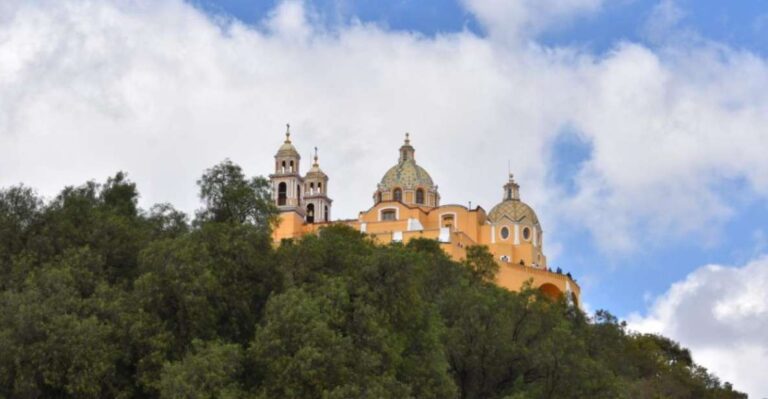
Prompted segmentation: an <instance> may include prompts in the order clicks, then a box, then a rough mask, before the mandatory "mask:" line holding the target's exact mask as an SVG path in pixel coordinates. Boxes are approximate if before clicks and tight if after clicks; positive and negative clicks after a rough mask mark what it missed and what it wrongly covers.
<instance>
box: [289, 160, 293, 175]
mask: <svg viewBox="0 0 768 399" xmlns="http://www.w3.org/2000/svg"><path fill="white" fill-rule="evenodd" d="M288 171H289V172H291V173H293V161H291V168H290V169H289V170H288Z"/></svg>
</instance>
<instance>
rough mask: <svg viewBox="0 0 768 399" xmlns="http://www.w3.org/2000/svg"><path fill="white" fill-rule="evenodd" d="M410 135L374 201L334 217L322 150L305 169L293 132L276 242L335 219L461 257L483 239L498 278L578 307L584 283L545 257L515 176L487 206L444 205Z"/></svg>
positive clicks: (282, 165) (277, 184)
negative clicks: (429, 243) (433, 244)
mask: <svg viewBox="0 0 768 399" xmlns="http://www.w3.org/2000/svg"><path fill="white" fill-rule="evenodd" d="M414 155H415V149H414V147H413V146H412V145H411V143H410V138H409V136H408V134H406V137H405V143H404V144H403V145H402V146H401V147H400V153H399V157H398V160H397V164H395V165H394V166H392V167H391V168H390V169H389V170H388V171H387V172H386V173H385V174H384V177H383V178H382V179H381V181H380V182H379V183H378V185H377V186H376V190H375V191H374V192H373V198H372V199H373V206H372V207H371V208H369V209H368V210H365V211H362V212H360V214H359V216H358V218H357V219H353V220H342V221H332V220H331V205H332V203H333V201H332V200H331V199H330V197H329V196H328V180H329V179H328V176H327V175H326V174H325V173H324V172H323V171H322V170H321V169H320V165H319V163H318V157H317V152H315V157H314V162H313V164H312V167H311V168H310V170H309V171H308V172H307V173H306V174H305V175H303V176H302V175H301V172H300V161H301V156H300V155H299V152H298V151H297V150H296V148H295V147H294V145H293V143H292V142H291V139H290V131H288V132H286V139H285V141H284V143H283V144H282V145H281V146H280V148H279V149H278V151H277V154H276V155H275V173H273V174H271V175H270V176H269V177H270V182H271V184H272V193H273V200H274V201H275V204H276V205H277V207H278V209H279V210H280V220H279V223H278V226H277V227H276V229H275V230H274V232H273V239H274V240H275V242H276V243H279V242H281V241H282V240H283V239H293V238H299V237H301V236H303V235H305V234H312V233H316V232H317V231H318V230H319V229H320V228H322V227H323V226H325V225H328V224H329V223H343V224H346V225H349V226H351V227H352V228H354V229H356V230H359V231H360V232H363V233H366V234H368V235H369V236H371V237H372V238H373V239H374V240H375V241H377V242H379V243H382V244H387V243H391V242H403V243H405V242H408V241H409V240H411V239H413V238H417V237H418V238H428V239H433V240H437V241H438V242H439V243H440V246H441V247H442V248H443V250H444V251H445V252H446V253H447V254H448V255H450V256H451V257H452V258H453V259H455V260H462V259H464V258H465V257H466V248H467V247H469V246H472V245H485V246H487V247H488V249H489V250H490V252H491V253H492V254H493V256H494V258H495V259H496V262H497V263H499V272H498V274H497V275H496V280H495V282H496V284H498V285H499V286H502V287H504V288H506V289H509V290H512V291H516V290H519V289H520V287H521V286H522V285H523V284H524V283H525V282H526V281H529V280H530V281H531V282H532V285H533V287H534V288H537V289H539V290H541V291H542V292H543V293H544V294H546V295H548V296H550V297H560V296H565V297H566V298H567V300H569V301H571V302H573V303H575V304H576V305H577V306H578V303H579V298H580V287H579V286H578V284H576V282H575V281H574V280H573V279H572V278H571V276H570V275H564V274H562V273H560V272H553V271H552V270H551V269H550V268H549V266H548V264H547V257H546V256H545V255H544V231H543V229H542V227H541V224H540V222H539V219H538V217H537V216H536V213H535V212H534V211H533V209H532V208H531V207H530V206H529V205H527V204H526V203H525V202H523V201H522V200H521V199H520V186H519V185H518V184H517V183H516V182H515V180H514V178H513V176H512V175H511V174H510V176H509V180H508V181H507V182H506V184H504V185H503V191H502V194H503V195H502V200H501V202H499V203H498V204H496V205H495V206H494V207H493V208H491V211H490V212H486V211H485V210H484V209H483V208H482V207H480V206H477V207H475V208H474V209H469V208H467V207H465V206H463V205H456V204H445V205H443V204H441V202H440V200H441V198H440V193H439V191H438V186H437V185H436V184H434V182H433V181H432V178H431V177H430V175H429V173H427V171H426V170H425V169H424V168H422V167H421V166H419V165H418V164H417V163H416V158H415V156H414Z"/></svg>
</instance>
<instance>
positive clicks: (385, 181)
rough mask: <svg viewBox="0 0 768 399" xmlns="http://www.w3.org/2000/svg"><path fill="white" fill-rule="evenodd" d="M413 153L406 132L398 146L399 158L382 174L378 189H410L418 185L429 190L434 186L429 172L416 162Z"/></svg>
mask: <svg viewBox="0 0 768 399" xmlns="http://www.w3.org/2000/svg"><path fill="white" fill-rule="evenodd" d="M413 153H414V148H413V147H412V146H411V142H410V139H409V138H408V135H407V134H406V138H405V144H404V145H403V146H402V147H400V160H399V161H398V163H397V165H395V166H393V167H391V168H390V169H389V170H388V171H387V173H385V174H384V177H383V178H382V179H381V183H380V184H379V189H380V190H391V189H394V188H401V189H408V190H411V189H416V188H418V187H421V188H424V189H427V190H429V189H433V188H434V187H435V184H434V182H433V181H432V177H431V176H430V175H429V173H427V171H426V170H424V168H422V167H421V166H419V165H417V164H416V160H415V159H414V157H413Z"/></svg>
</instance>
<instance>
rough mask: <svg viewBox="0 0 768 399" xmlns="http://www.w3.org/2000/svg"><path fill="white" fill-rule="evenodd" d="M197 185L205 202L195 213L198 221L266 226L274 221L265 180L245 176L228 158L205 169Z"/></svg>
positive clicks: (273, 212)
mask: <svg viewBox="0 0 768 399" xmlns="http://www.w3.org/2000/svg"><path fill="white" fill-rule="evenodd" d="M197 185H198V186H199V187H200V199H202V200H203V202H204V203H205V207H204V208H203V209H201V210H200V211H198V213H197V219H198V223H204V222H228V223H240V224H242V223H249V224H251V225H254V226H258V227H261V228H263V229H265V230H268V229H269V228H270V227H271V225H272V224H273V223H274V221H275V217H276V215H277V209H276V207H275V205H274V204H273V202H272V200H271V194H270V191H269V183H268V182H267V180H266V179H264V178H263V177H255V178H252V179H250V180H248V179H246V178H245V175H244V174H243V171H242V169H241V168H240V167H239V166H238V165H235V164H234V163H232V161H230V160H228V159H226V160H224V161H223V162H221V163H220V164H218V165H216V166H214V167H212V168H210V169H208V170H206V171H205V173H204V174H203V176H202V177H201V178H200V180H198V181H197Z"/></svg>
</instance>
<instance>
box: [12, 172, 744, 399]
mask: <svg viewBox="0 0 768 399" xmlns="http://www.w3.org/2000/svg"><path fill="white" fill-rule="evenodd" d="M199 186H200V196H201V199H202V200H203V203H204V207H203V209H201V210H200V211H199V212H198V213H197V217H196V219H195V221H194V223H193V224H192V225H190V224H189V223H188V218H187V216H186V215H185V214H184V213H182V212H179V211H177V210H175V209H174V208H173V207H172V206H170V205H168V204H161V205H156V206H154V207H152V208H150V210H149V211H144V210H142V209H140V208H139V207H138V198H139V194H138V191H137V189H136V185H135V184H134V183H132V182H131V181H130V180H128V178H127V175H126V174H124V173H118V174H116V175H115V176H113V177H111V178H109V179H107V181H106V182H105V183H104V184H97V183H94V182H89V183H86V184H84V185H82V186H80V187H67V188H65V189H64V190H63V191H62V192H61V193H60V194H59V195H58V196H56V197H55V198H54V199H52V200H50V201H43V200H42V199H41V198H40V197H39V196H38V195H37V194H35V192H34V191H33V190H31V189H29V188H27V187H24V186H17V187H11V188H8V189H4V190H0V348H2V351H1V352H0V398H2V397H9V398H10V397H13V398H43V397H59V398H70V397H71V398H101V397H114V398H139V397H141V398H144V397H149V398H161V397H162V398H177V397H178V398H181V397H183V398H248V397H251V398H327V399H335V398H351V397H354V398H500V399H501V398H507V399H511V398H516V399H522V398H584V397H590V398H743V397H745V396H744V395H743V394H740V393H738V392H735V391H733V389H732V387H731V386H730V385H729V384H727V383H721V382H720V381H719V380H718V379H717V378H716V377H714V376H713V375H711V374H709V373H708V372H707V371H706V370H704V369H703V368H701V367H700V366H698V365H696V364H695V363H694V362H693V361H692V359H691V354H690V352H689V351H688V350H686V349H684V348H681V347H680V346H679V345H678V344H677V343H675V342H673V341H671V340H669V339H667V338H664V337H661V336H656V335H643V334H636V333H632V332H628V331H627V330H626V326H625V325H624V324H623V323H621V322H619V321H618V320H617V319H616V318H615V317H614V316H612V315H610V313H608V312H605V311H599V312H597V313H596V314H595V315H594V317H593V318H591V319H590V318H588V317H587V316H586V315H584V314H583V313H581V312H580V311H579V310H578V309H573V308H571V307H569V306H568V305H567V304H565V303H564V302H562V301H561V302H552V301H550V300H547V299H545V298H544V297H542V296H541V295H540V294H539V292H537V291H536V290H534V289H531V288H530V287H524V288H523V289H522V290H521V291H520V292H517V293H512V292H507V291H505V290H503V289H500V288H498V287H497V286H495V285H494V284H493V282H492V281H493V278H494V276H495V274H496V272H497V270H498V266H497V265H496V262H494V260H493V258H492V256H491V254H490V253H489V252H488V250H487V248H485V247H469V248H468V249H467V260H466V261H464V262H462V263H458V262H454V261H452V260H451V259H450V258H448V257H447V256H446V254H445V253H444V252H443V251H442V250H441V249H440V246H439V244H438V243H437V242H436V241H432V240H426V239H416V240H412V241H410V242H409V243H408V244H407V245H402V244H392V245H388V246H381V245H377V244H376V243H374V242H373V241H372V240H371V239H369V238H368V237H366V236H365V235H363V234H361V233H359V232H357V231H354V230H352V229H349V228H347V227H343V226H330V227H327V228H324V229H323V230H321V231H320V233H319V234H318V235H310V236H306V237H303V238H301V239H298V240H294V241H290V240H289V241H286V242H284V243H283V244H282V245H281V246H279V247H277V248H275V247H274V246H273V245H272V241H271V234H270V227H271V226H272V223H273V222H274V220H275V219H276V215H277V214H276V210H275V207H274V206H273V205H272V203H271V200H270V198H271V195H270V192H269V190H268V186H267V184H266V183H265V180H264V179H263V178H251V179H249V178H246V177H245V176H244V175H243V173H242V170H241V169H240V168H239V167H238V166H237V165H234V164H232V163H231V162H229V161H225V162H223V163H221V164H219V165H216V166H214V167H213V168H211V169H209V170H207V171H206V172H205V174H204V175H203V177H202V178H201V179H200V182H199Z"/></svg>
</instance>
